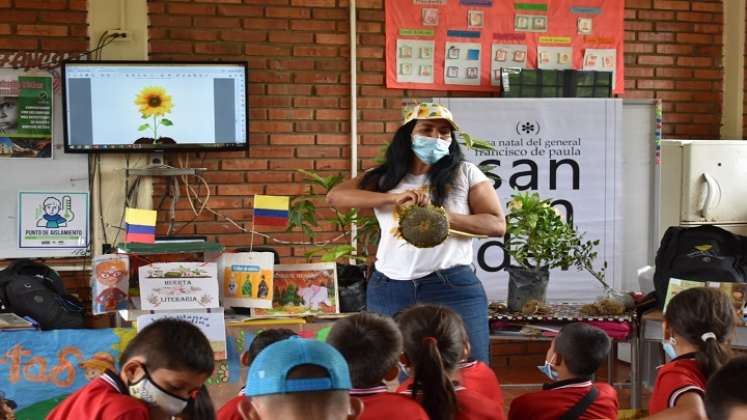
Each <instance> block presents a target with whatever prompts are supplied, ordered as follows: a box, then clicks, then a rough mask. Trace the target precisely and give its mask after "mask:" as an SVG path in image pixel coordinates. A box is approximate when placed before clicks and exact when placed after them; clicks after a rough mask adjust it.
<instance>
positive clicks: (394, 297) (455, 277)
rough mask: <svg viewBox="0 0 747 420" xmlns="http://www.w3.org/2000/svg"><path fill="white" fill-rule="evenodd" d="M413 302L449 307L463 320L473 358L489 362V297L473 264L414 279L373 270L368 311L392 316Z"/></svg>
mask: <svg viewBox="0 0 747 420" xmlns="http://www.w3.org/2000/svg"><path fill="white" fill-rule="evenodd" d="M416 303H435V304H439V305H444V306H448V307H449V308H451V309H453V310H454V311H455V312H457V313H458V314H459V315H461V317H462V320H463V321H464V326H465V327H466V329H467V334H468V335H469V341H470V345H471V346H472V358H474V359H477V360H480V361H482V362H485V363H486V364H490V354H489V353H490V352H489V350H488V347H489V337H488V335H489V331H488V299H487V297H486V296H485V289H483V287H482V283H480V280H479V279H478V278H477V276H476V275H475V273H474V272H473V271H472V267H470V266H467V265H459V266H456V267H452V268H447V269H445V270H439V271H435V272H433V273H431V274H429V275H427V276H425V277H421V278H419V279H415V280H392V279H390V278H388V277H387V276H385V275H383V274H381V273H380V272H378V271H374V272H373V274H372V275H371V278H370V279H369V281H368V288H367V291H366V304H367V306H368V310H369V311H371V312H377V313H380V314H383V315H389V316H392V315H394V314H395V313H397V312H399V311H400V310H402V309H404V308H406V307H408V306H410V305H414V304H416Z"/></svg>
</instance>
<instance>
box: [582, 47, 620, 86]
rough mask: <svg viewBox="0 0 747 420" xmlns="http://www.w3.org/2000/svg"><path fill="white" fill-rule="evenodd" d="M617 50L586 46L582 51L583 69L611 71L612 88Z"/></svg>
mask: <svg viewBox="0 0 747 420" xmlns="http://www.w3.org/2000/svg"><path fill="white" fill-rule="evenodd" d="M616 59H617V50H616V49H614V48H587V49H586V50H585V51H584V64H583V69H584V70H595V71H611V72H612V88H613V89H614V88H615V71H616V69H617V61H616Z"/></svg>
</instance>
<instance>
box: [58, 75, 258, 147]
mask: <svg viewBox="0 0 747 420" xmlns="http://www.w3.org/2000/svg"><path fill="white" fill-rule="evenodd" d="M68 64H82V65H92V66H95V65H99V64H120V65H145V66H148V65H154V66H158V65H225V64H228V65H238V66H240V67H243V69H244V98H245V104H246V118H245V121H246V142H245V143H243V144H241V143H240V144H235V143H223V144H220V145H218V146H215V147H209V146H206V145H205V144H203V145H195V144H194V143H193V144H179V143H175V144H130V145H127V146H129V147H121V148H120V147H117V148H106V149H77V148H70V143H69V139H68V127H67V126H68V121H67V78H66V72H67V65H68ZM61 75H62V79H61V84H62V130H63V139H64V140H63V143H64V146H65V153H165V152H226V151H241V150H248V149H249V65H248V63H247V62H246V61H147V60H99V61H85V60H65V61H63V62H62V73H61ZM206 144H207V143H206Z"/></svg>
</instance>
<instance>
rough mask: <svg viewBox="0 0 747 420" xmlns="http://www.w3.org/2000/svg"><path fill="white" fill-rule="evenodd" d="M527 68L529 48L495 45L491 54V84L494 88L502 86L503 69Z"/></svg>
mask: <svg viewBox="0 0 747 420" xmlns="http://www.w3.org/2000/svg"><path fill="white" fill-rule="evenodd" d="M506 67H510V68H519V69H524V68H526V67H527V46H526V45H519V44H493V47H492V51H491V54H490V83H491V84H492V85H493V86H499V85H500V84H501V69H502V68H506Z"/></svg>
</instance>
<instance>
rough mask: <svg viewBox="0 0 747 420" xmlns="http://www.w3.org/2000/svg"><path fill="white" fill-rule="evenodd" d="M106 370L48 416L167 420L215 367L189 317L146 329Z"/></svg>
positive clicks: (64, 419) (54, 419)
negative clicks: (116, 364) (112, 368)
mask: <svg viewBox="0 0 747 420" xmlns="http://www.w3.org/2000/svg"><path fill="white" fill-rule="evenodd" d="M119 362H120V365H121V370H120V372H119V373H114V372H111V371H107V372H105V373H104V374H102V375H101V376H99V377H98V378H96V379H94V380H93V381H91V382H90V383H89V384H88V385H86V386H85V387H83V388H81V389H80V390H78V391H77V392H75V393H74V394H72V395H71V396H69V397H67V398H66V399H65V400H64V401H62V402H61V403H60V404H59V405H58V406H57V407H55V409H54V410H52V412H51V413H50V414H49V416H48V417H47V419H48V420H70V419H86V420H141V419H169V418H171V417H172V416H175V415H177V414H179V413H181V412H182V411H183V410H184V409H185V407H186V406H187V404H188V402H189V400H190V399H192V398H194V397H195V396H196V395H197V392H198V391H199V390H200V388H201V387H202V385H203V383H204V382H205V381H206V380H207V378H208V377H209V376H210V374H211V373H212V372H213V363H214V362H213V350H212V349H211V348H210V342H209V341H208V340H207V338H205V335H203V334H202V332H201V331H200V330H199V329H198V328H197V327H195V326H194V325H192V324H190V323H188V322H186V321H178V320H175V319H163V320H160V321H156V322H154V323H152V324H150V325H148V326H147V327H145V328H143V330H142V331H140V332H139V333H138V334H137V336H135V338H133V339H132V341H130V343H129V344H128V345H127V348H125V351H124V352H123V353H122V355H121V356H120V359H119Z"/></svg>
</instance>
